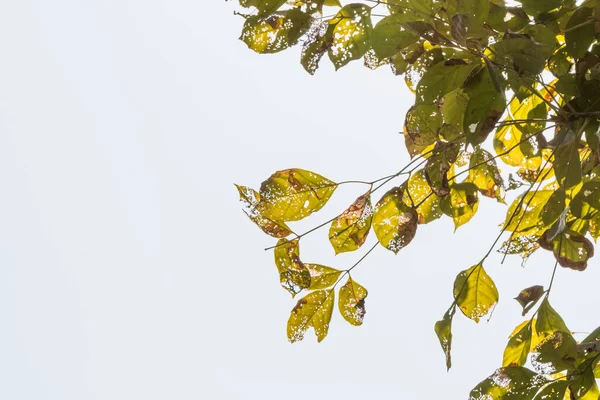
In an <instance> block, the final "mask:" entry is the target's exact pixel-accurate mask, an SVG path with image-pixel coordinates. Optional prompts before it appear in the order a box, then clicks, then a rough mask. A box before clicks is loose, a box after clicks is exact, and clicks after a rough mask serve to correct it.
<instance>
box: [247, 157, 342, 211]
mask: <svg viewBox="0 0 600 400" xmlns="http://www.w3.org/2000/svg"><path fill="white" fill-rule="evenodd" d="M336 188H337V184H336V183H335V182H332V181H330V180H329V179H327V178H324V177H322V176H321V175H318V174H315V173H314V172H310V171H306V170H303V169H296V168H293V169H286V170H283V171H277V172H275V173H274V174H273V175H271V177H269V179H267V180H266V181H264V182H263V183H262V185H261V186H260V202H259V203H258V206H257V209H258V210H259V211H260V212H261V214H262V215H263V216H265V217H267V218H270V219H273V220H276V221H298V220H301V219H303V218H305V217H307V216H309V215H310V214H312V213H313V212H315V211H319V210H320V209H321V208H322V207H323V206H324V205H325V204H326V203H327V201H328V200H329V198H330V197H331V195H332V194H333V192H334V191H335V189H336Z"/></svg>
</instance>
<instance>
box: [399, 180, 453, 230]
mask: <svg viewBox="0 0 600 400" xmlns="http://www.w3.org/2000/svg"><path fill="white" fill-rule="evenodd" d="M402 190H403V191H404V204H406V205H407V206H411V205H413V204H414V205H419V206H418V207H417V208H416V211H417V214H418V223H419V224H428V223H430V222H431V221H435V220H436V219H438V218H440V217H441V216H442V214H443V213H442V210H441V209H440V198H439V197H438V196H436V195H433V194H431V188H430V187H429V183H427V179H426V178H425V171H424V170H419V171H417V172H415V173H413V174H411V176H410V178H408V181H407V182H406V184H405V185H404V186H402Z"/></svg>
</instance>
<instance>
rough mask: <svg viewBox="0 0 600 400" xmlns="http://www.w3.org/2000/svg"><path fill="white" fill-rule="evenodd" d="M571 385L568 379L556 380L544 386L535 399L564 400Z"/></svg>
mask: <svg viewBox="0 0 600 400" xmlns="http://www.w3.org/2000/svg"><path fill="white" fill-rule="evenodd" d="M568 387H569V382H567V381H554V382H551V383H549V384H548V385H546V386H544V388H543V389H542V390H541V391H540V392H539V393H538V394H537V395H536V396H535V398H534V400H564V399H565V393H566V391H567V388H568Z"/></svg>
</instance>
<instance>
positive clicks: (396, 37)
mask: <svg viewBox="0 0 600 400" xmlns="http://www.w3.org/2000/svg"><path fill="white" fill-rule="evenodd" d="M406 20H407V18H406V16H405V14H395V15H390V16H387V17H385V18H383V19H382V20H381V21H379V22H378V23H377V25H375V28H374V29H373V38H372V45H373V50H374V51H375V54H376V55H377V57H379V58H387V57H391V56H393V55H394V54H396V53H398V51H400V50H402V49H405V48H407V47H408V46H410V45H411V44H413V43H415V42H416V41H417V40H418V39H419V36H417V35H416V34H415V33H413V32H411V31H408V30H406V29H405V28H404V27H403V26H402V23H403V22H406Z"/></svg>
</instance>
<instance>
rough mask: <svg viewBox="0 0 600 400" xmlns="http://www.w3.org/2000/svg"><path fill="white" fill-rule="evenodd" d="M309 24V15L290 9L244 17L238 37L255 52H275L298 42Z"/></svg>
mask: <svg viewBox="0 0 600 400" xmlns="http://www.w3.org/2000/svg"><path fill="white" fill-rule="evenodd" d="M310 24H311V17H310V15H308V14H306V13H303V12H302V11H300V10H299V9H296V8H294V9H291V10H287V11H282V12H279V13H276V14H271V15H268V16H265V17H261V16H250V17H248V18H247V19H246V23H245V24H244V28H243V30H242V35H241V37H240V39H241V40H242V41H243V42H244V43H246V45H248V47H249V48H250V49H252V50H254V51H255V52H257V53H277V52H279V51H282V50H285V49H287V48H288V47H290V46H293V45H295V44H296V43H298V40H299V39H300V37H301V36H302V35H304V34H305V33H306V31H308V28H309V27H310Z"/></svg>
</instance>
